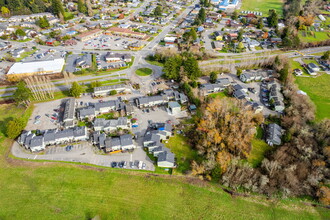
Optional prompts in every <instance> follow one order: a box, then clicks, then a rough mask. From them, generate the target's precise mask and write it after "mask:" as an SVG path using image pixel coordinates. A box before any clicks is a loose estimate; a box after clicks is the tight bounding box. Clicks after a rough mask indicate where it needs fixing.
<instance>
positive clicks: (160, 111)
mask: <svg viewBox="0 0 330 220" xmlns="http://www.w3.org/2000/svg"><path fill="white" fill-rule="evenodd" d="M153 109H154V110H151V108H150V110H149V109H148V112H147V111H145V110H142V109H138V108H135V109H134V114H133V118H136V119H137V124H138V127H136V128H133V133H134V134H138V136H139V137H143V136H144V133H145V132H146V130H147V128H148V124H149V123H148V121H150V120H151V121H152V122H166V121H168V120H170V121H171V123H172V124H174V125H176V124H178V123H179V121H178V120H177V119H176V118H175V117H174V116H172V115H169V114H168V113H167V110H166V107H165V106H161V107H155V108H153ZM140 139H141V138H139V140H138V141H140ZM141 142H142V140H141Z"/></svg>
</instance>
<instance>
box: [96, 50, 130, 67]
mask: <svg viewBox="0 0 330 220" xmlns="http://www.w3.org/2000/svg"><path fill="white" fill-rule="evenodd" d="M106 54H107V53H98V54H97V55H96V64H97V68H98V69H99V70H101V69H102V70H108V69H116V68H120V67H125V66H127V64H126V63H125V62H124V61H120V62H112V63H107V62H106V60H105V56H106Z"/></svg>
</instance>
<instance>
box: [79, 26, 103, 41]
mask: <svg viewBox="0 0 330 220" xmlns="http://www.w3.org/2000/svg"><path fill="white" fill-rule="evenodd" d="M102 34H103V30H101V29H95V30H91V31H88V32H84V33H82V34H79V35H77V36H76V37H75V38H76V39H77V40H79V41H88V40H91V39H93V38H96V37H98V36H100V35H102Z"/></svg>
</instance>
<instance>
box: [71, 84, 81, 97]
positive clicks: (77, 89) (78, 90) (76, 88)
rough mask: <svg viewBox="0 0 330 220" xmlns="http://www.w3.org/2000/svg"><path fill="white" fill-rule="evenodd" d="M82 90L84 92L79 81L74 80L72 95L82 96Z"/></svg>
mask: <svg viewBox="0 0 330 220" xmlns="http://www.w3.org/2000/svg"><path fill="white" fill-rule="evenodd" d="M82 92H83V88H82V87H81V85H79V83H77V82H73V83H72V86H71V89H70V95H71V96H73V97H75V98H78V97H80V96H81V93H82Z"/></svg>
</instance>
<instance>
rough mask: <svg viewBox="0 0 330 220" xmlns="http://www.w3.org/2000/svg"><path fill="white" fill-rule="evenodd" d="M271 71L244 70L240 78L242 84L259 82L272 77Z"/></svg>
mask: <svg viewBox="0 0 330 220" xmlns="http://www.w3.org/2000/svg"><path fill="white" fill-rule="evenodd" d="M272 74H273V71H272V70H245V71H244V72H243V73H242V74H241V75H240V76H239V78H240V80H241V81H242V82H245V83H248V82H252V81H260V80H265V79H269V78H270V77H272Z"/></svg>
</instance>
